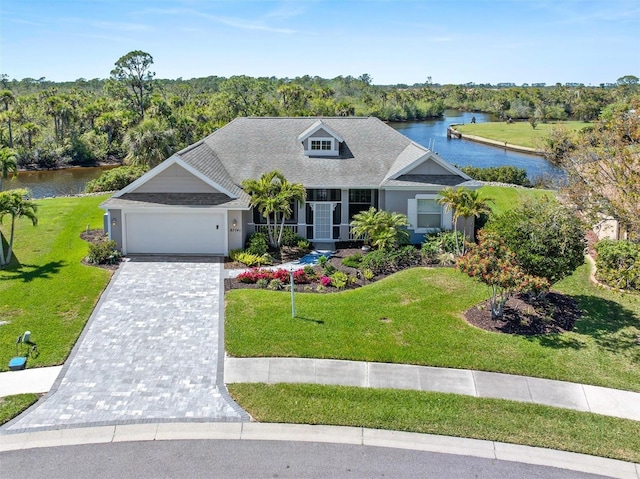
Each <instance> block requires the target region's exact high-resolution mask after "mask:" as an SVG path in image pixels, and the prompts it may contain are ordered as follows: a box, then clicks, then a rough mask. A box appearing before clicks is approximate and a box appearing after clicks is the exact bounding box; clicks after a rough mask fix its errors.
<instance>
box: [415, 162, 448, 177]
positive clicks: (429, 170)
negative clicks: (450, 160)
mask: <svg viewBox="0 0 640 479" xmlns="http://www.w3.org/2000/svg"><path fill="white" fill-rule="evenodd" d="M406 174H407V175H450V174H451V172H450V171H447V170H446V169H444V168H443V167H442V166H440V165H439V164H438V163H436V162H435V161H433V160H428V161H425V162H423V163H422V164H420V165H418V166H416V167H415V168H414V169H412V170H411V171H408V172H407V173H406Z"/></svg>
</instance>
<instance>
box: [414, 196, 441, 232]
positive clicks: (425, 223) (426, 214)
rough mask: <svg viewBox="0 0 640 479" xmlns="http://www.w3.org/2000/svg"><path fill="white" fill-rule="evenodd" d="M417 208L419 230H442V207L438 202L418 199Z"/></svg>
mask: <svg viewBox="0 0 640 479" xmlns="http://www.w3.org/2000/svg"><path fill="white" fill-rule="evenodd" d="M416 206H417V207H416V213H417V218H416V220H417V221H416V226H417V228H419V229H422V228H440V227H441V226H442V205H439V204H438V201H437V200H435V199H418V201H417V205H416Z"/></svg>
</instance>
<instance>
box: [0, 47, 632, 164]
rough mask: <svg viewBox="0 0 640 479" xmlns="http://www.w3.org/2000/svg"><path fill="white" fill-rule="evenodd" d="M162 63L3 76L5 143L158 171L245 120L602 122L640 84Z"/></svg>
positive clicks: (124, 62)
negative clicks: (179, 67) (183, 67)
mask: <svg viewBox="0 0 640 479" xmlns="http://www.w3.org/2000/svg"><path fill="white" fill-rule="evenodd" d="M152 65H153V58H152V57H151V55H149V54H148V53H145V52H142V51H133V52H130V53H128V54H127V55H125V56H123V57H121V58H120V59H119V60H118V61H117V62H116V63H115V68H114V69H113V70H112V71H111V73H110V77H109V78H107V79H92V80H85V79H78V80H76V81H74V82H64V83H55V82H50V81H46V80H45V79H44V78H41V79H38V80H36V79H33V78H25V79H22V80H15V79H14V80H10V79H9V77H8V76H7V75H6V74H3V75H2V77H1V78H0V82H1V83H2V85H1V88H0V146H5V147H9V148H12V149H13V150H14V151H15V155H16V159H17V163H18V166H19V167H20V168H58V167H62V166H65V165H70V164H73V165H93V164H98V163H104V162H116V163H120V162H122V161H123V160H125V161H127V162H129V163H131V164H138V165H141V166H144V167H149V166H153V165H155V164H157V163H158V162H160V161H162V160H163V159H165V158H166V157H168V156H169V155H170V154H171V153H172V152H174V151H177V150H179V149H180V148H183V147H185V146H187V145H189V144H191V143H193V142H195V141H197V140H199V139H201V138H203V137H204V136H206V135H208V134H210V133H211V132H212V131H214V130H215V129H216V128H219V127H221V126H223V125H224V124H226V123H227V122H229V121H231V120H232V119H234V118H236V117H238V116H318V115H321V116H348V115H358V116H376V117H379V118H381V119H383V120H389V121H404V120H421V119H426V118H433V117H438V116H441V115H442V113H443V112H444V110H445V109H447V108H454V109H462V110H467V111H482V112H488V113H494V114H496V115H497V117H498V118H509V117H510V118H513V119H529V118H536V119H537V120H538V121H550V120H565V119H581V120H587V121H588V120H593V119H595V118H598V116H599V115H600V113H601V111H602V110H603V109H606V108H608V107H610V106H611V105H614V104H617V103H620V102H623V103H624V102H625V101H626V98H627V97H628V96H629V95H630V94H631V93H632V92H633V90H634V88H635V87H636V86H637V81H638V79H637V78H636V77H633V76H627V77H623V78H621V79H619V80H618V82H617V83H615V84H610V85H601V86H598V87H590V86H584V85H580V84H577V85H573V84H572V85H560V84H557V85H555V86H549V87H547V86H542V85H538V86H521V87H515V86H511V85H510V84H509V85H508V86H502V87H499V86H490V85H474V84H466V85H436V84H432V83H431V82H430V81H427V82H425V83H423V84H416V85H412V86H408V85H394V86H382V85H374V84H373V83H372V78H371V77H370V76H369V75H367V74H363V75H361V76H359V77H358V78H354V77H352V76H345V77H343V76H339V77H336V78H333V79H324V78H320V77H312V76H308V75H305V76H303V77H298V78H293V79H289V78H275V77H269V78H253V77H248V76H243V75H240V76H232V77H230V78H223V77H217V76H209V77H206V78H194V79H190V80H183V79H181V78H178V79H176V80H166V79H165V80H161V79H155V78H154V76H155V74H154V73H153V72H152V71H151V70H150V69H151V67H152Z"/></svg>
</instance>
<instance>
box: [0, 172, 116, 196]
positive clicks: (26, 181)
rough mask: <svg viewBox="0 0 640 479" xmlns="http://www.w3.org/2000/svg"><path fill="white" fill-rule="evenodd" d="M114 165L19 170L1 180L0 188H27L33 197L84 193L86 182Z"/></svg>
mask: <svg viewBox="0 0 640 479" xmlns="http://www.w3.org/2000/svg"><path fill="white" fill-rule="evenodd" d="M109 168H114V166H89V167H74V168H63V169H59V170H43V171H20V172H19V174H18V176H17V177H15V178H13V179H6V180H2V189H3V190H9V189H14V188H29V189H30V190H31V196H32V197H33V198H48V197H51V196H67V195H77V194H78V193H84V188H85V186H87V183H88V182H89V181H91V180H93V179H95V178H97V177H98V176H100V173H102V172H103V171H105V170H107V169H109Z"/></svg>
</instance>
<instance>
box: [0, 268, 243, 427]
mask: <svg viewBox="0 0 640 479" xmlns="http://www.w3.org/2000/svg"><path fill="white" fill-rule="evenodd" d="M223 289H224V288H222V287H221V264H220V262H219V261H218V260H217V259H212V258H209V259H207V258H198V259H187V258H185V259H182V260H170V259H167V260H164V259H162V258H153V259H152V258H147V259H144V258H140V259H137V260H136V259H134V260H131V261H127V262H125V263H123V264H122V265H121V266H120V268H119V270H118V271H117V272H116V274H115V275H114V277H113V278H112V280H111V283H110V284H109V286H108V288H107V289H106V290H105V292H104V293H103V295H102V298H101V299H100V301H99V303H98V305H97V306H96V308H95V310H94V312H93V314H92V316H91V319H90V321H89V323H88V325H87V327H86V328H85V331H84V333H83V335H82V336H81V338H80V340H79V341H78V344H76V347H75V348H74V351H73V353H72V354H71V356H70V358H69V360H68V361H67V363H66V364H65V367H64V368H63V370H62V373H61V375H60V377H59V378H58V380H57V381H56V384H55V385H54V387H53V389H52V391H51V392H50V393H49V395H48V396H47V397H46V398H45V399H44V400H43V401H40V402H39V403H38V404H37V405H36V406H35V407H33V408H31V409H30V410H28V411H27V412H26V413H25V414H23V415H21V416H19V417H18V418H16V419H15V420H14V421H12V422H10V423H9V424H7V425H6V426H5V428H4V429H5V431H7V432H9V431H11V432H14V431H15V432H17V431H24V430H34V429H43V428H44V429H50V428H56V429H57V428H60V427H75V426H79V425H94V426H95V425H107V424H127V423H141V422H142V423H144V422H162V421H177V420H179V421H184V420H193V421H242V420H246V419H248V415H247V414H246V413H245V412H244V411H243V410H242V409H241V408H240V407H239V406H238V405H237V404H236V403H235V402H234V401H233V400H232V399H231V398H230V397H229V395H228V393H227V391H226V388H225V387H224V384H223V382H222V379H223V378H222V368H223V355H224V345H223V329H222V324H221V322H220V318H221V309H222V307H223V303H222V302H223Z"/></svg>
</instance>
